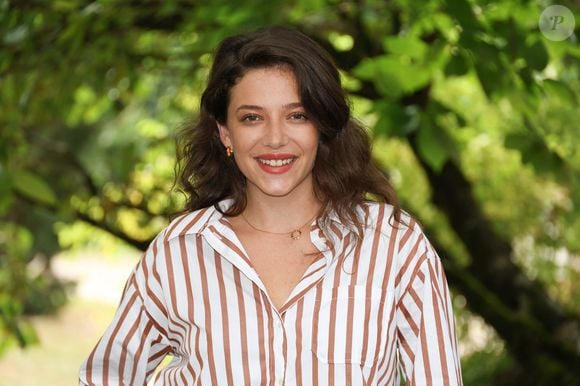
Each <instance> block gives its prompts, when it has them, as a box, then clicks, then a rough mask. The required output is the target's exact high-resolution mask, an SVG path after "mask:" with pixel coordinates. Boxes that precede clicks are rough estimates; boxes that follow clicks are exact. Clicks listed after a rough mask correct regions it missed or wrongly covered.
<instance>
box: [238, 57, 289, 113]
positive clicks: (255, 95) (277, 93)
mask: <svg viewBox="0 0 580 386" xmlns="http://www.w3.org/2000/svg"><path fill="white" fill-rule="evenodd" d="M296 102H300V97H299V95H298V84H297V81H296V76H295V75H294V72H292V70H290V69H288V68H286V67H268V68H257V69H252V70H249V71H248V72H246V74H244V76H243V77H241V78H240V79H239V80H238V82H237V83H236V84H235V85H234V86H233V87H232V89H231V90H230V107H233V106H235V105H239V104H255V105H259V106H264V107H268V106H272V107H275V106H277V105H287V104H289V103H296Z"/></svg>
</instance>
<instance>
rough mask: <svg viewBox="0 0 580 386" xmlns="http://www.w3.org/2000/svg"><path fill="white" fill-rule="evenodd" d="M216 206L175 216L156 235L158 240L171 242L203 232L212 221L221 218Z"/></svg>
mask: <svg viewBox="0 0 580 386" xmlns="http://www.w3.org/2000/svg"><path fill="white" fill-rule="evenodd" d="M221 217H222V214H221V213H219V212H218V211H217V209H216V208H214V207H213V206H212V207H207V208H203V209H198V210H196V211H193V212H188V213H184V214H181V215H179V216H177V217H176V218H174V219H173V220H172V221H171V222H170V223H169V224H168V225H167V226H166V227H165V228H164V229H163V230H162V231H161V232H160V233H159V234H158V235H157V237H156V240H157V242H163V243H166V242H170V241H171V240H173V239H176V238H179V237H181V236H184V235H188V234H198V233H201V232H202V231H203V230H204V229H205V228H206V227H207V226H208V225H209V224H210V223H211V222H213V221H216V220H217V219H218V218H221Z"/></svg>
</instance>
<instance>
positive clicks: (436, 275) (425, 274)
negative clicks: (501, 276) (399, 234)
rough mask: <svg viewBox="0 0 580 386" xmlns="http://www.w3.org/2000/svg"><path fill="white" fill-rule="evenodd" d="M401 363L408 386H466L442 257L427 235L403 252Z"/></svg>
mask: <svg viewBox="0 0 580 386" xmlns="http://www.w3.org/2000/svg"><path fill="white" fill-rule="evenodd" d="M401 252H402V253H403V256H401V257H400V258H401V261H402V264H403V266H405V262H406V263H408V264H406V267H407V268H406V271H407V272H405V273H404V274H401V278H402V279H401V281H400V285H401V288H400V289H401V291H400V292H399V293H400V297H399V299H398V302H397V311H396V319H397V338H398V346H399V361H400V364H401V365H402V369H403V372H404V375H405V379H406V381H407V385H408V386H418V385H429V386H438V385H441V386H443V385H446V386H447V385H449V386H459V385H461V384H462V380H461V368H460V361H459V355H458V351H457V338H456V333H455V322H454V318H453V310H452V306H451V299H450V296H449V290H448V287H447V281H446V279H445V273H444V271H443V267H442V264H441V261H440V259H439V256H437V254H436V252H435V251H434V249H433V247H432V246H431V244H430V243H429V242H428V241H427V239H426V238H425V235H424V234H423V233H422V232H420V231H419V232H417V231H415V232H414V234H413V236H411V237H410V239H409V240H408V241H407V242H406V245H405V246H403V247H402V248H401Z"/></svg>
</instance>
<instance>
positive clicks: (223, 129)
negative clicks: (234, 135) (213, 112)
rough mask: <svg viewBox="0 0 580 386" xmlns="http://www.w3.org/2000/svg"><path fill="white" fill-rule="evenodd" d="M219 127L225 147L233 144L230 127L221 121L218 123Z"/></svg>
mask: <svg viewBox="0 0 580 386" xmlns="http://www.w3.org/2000/svg"><path fill="white" fill-rule="evenodd" d="M217 127H218V131H219V134H220V141H222V143H223V144H224V146H225V147H228V146H232V140H231V138H230V130H229V129H228V127H227V126H226V125H222V124H221V123H217Z"/></svg>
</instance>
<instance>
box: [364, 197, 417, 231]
mask: <svg viewBox="0 0 580 386" xmlns="http://www.w3.org/2000/svg"><path fill="white" fill-rule="evenodd" d="M397 214H398V215H397ZM359 215H360V216H361V218H362V220H363V224H364V226H365V228H366V229H367V230H369V231H371V230H374V229H376V228H380V229H381V230H383V231H385V230H389V233H393V232H394V231H396V233H397V234H398V235H399V237H401V236H402V235H404V234H406V233H409V232H411V233H422V232H423V231H422V229H421V226H420V225H419V223H418V222H417V220H416V219H415V218H414V217H413V216H411V215H410V214H409V213H407V212H406V211H404V210H402V209H400V210H399V212H398V213H396V209H395V207H394V206H393V205H391V204H387V203H384V202H374V201H365V202H364V203H363V204H362V205H361V206H360V209H359Z"/></svg>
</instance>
